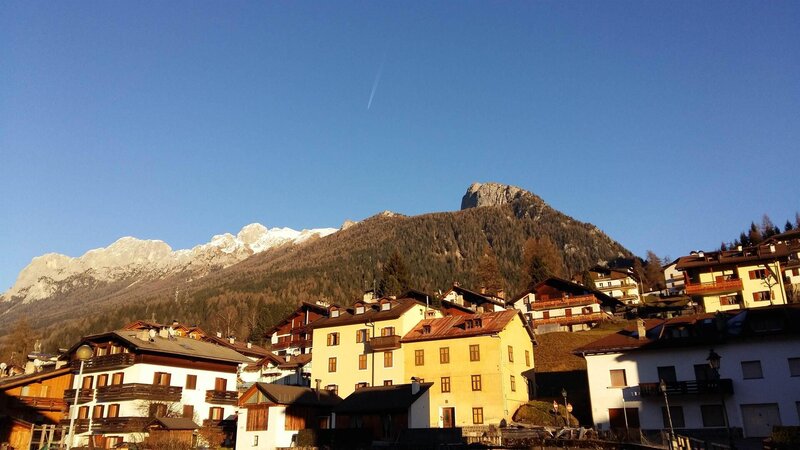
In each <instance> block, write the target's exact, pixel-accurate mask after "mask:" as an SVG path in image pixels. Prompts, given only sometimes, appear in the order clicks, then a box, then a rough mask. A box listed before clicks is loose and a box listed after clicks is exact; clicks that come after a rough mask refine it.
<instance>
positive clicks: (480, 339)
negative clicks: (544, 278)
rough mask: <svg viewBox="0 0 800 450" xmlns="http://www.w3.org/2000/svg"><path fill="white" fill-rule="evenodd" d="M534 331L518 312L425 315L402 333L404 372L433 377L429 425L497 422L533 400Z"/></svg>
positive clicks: (428, 379) (424, 378)
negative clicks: (528, 374) (530, 382)
mask: <svg viewBox="0 0 800 450" xmlns="http://www.w3.org/2000/svg"><path fill="white" fill-rule="evenodd" d="M533 342H534V337H533V332H532V331H531V330H530V328H529V327H528V326H527V325H526V324H525V320H524V318H523V317H522V315H521V314H520V312H519V311H517V310H513V309H509V310H503V311H500V312H486V313H482V314H473V315H469V316H465V315H455V316H447V317H443V318H435V319H425V320H422V321H420V322H419V323H418V324H416V326H414V328H413V329H411V330H410V331H409V332H408V333H406V334H405V336H403V339H402V345H403V348H402V350H403V353H404V354H405V364H406V368H405V376H406V378H407V379H411V378H412V377H414V378H415V379H417V380H419V381H424V382H432V383H433V386H432V387H431V390H430V417H429V426H430V427H442V428H450V427H458V426H471V425H483V424H487V425H488V424H493V425H497V424H499V423H500V421H501V420H503V419H506V421H508V420H510V419H511V415H513V414H514V412H515V411H516V410H517V408H518V407H519V406H520V405H521V404H523V403H525V402H527V401H528V398H529V394H528V383H527V379H526V378H525V377H524V375H523V372H525V371H527V370H530V369H532V368H533V364H534V362H533Z"/></svg>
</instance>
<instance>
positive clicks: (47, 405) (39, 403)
mask: <svg viewBox="0 0 800 450" xmlns="http://www.w3.org/2000/svg"><path fill="white" fill-rule="evenodd" d="M72 395H73V397H72V399H73V400H74V399H75V397H74V395H75V391H73V392H72ZM19 401H21V402H22V403H24V404H26V405H27V406H30V407H31V408H36V409H41V410H45V411H62V410H64V409H66V407H67V402H66V401H64V399H63V398H52V397H27V396H23V397H19Z"/></svg>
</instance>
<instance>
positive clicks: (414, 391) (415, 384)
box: [411, 377, 419, 395]
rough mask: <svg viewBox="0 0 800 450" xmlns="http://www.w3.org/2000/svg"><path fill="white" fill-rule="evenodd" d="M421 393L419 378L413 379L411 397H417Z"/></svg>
mask: <svg viewBox="0 0 800 450" xmlns="http://www.w3.org/2000/svg"><path fill="white" fill-rule="evenodd" d="M418 392H419V378H417V377H411V395H416V394H417V393H418Z"/></svg>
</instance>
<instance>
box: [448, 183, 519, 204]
mask: <svg viewBox="0 0 800 450" xmlns="http://www.w3.org/2000/svg"><path fill="white" fill-rule="evenodd" d="M526 195H531V196H532V195H533V194H531V193H530V192H528V191H526V190H524V189H521V188H518V187H516V186H510V185H507V184H500V183H472V185H470V187H469V188H468V189H467V193H466V194H464V197H462V198H461V209H468V208H478V207H481V206H501V205H506V204H509V203H514V202H515V201H516V200H518V199H519V198H521V197H523V196H526Z"/></svg>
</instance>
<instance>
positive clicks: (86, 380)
mask: <svg viewBox="0 0 800 450" xmlns="http://www.w3.org/2000/svg"><path fill="white" fill-rule="evenodd" d="M92 382H94V377H92V376H89V377H83V380H82V383H81V389H91V388H92Z"/></svg>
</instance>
